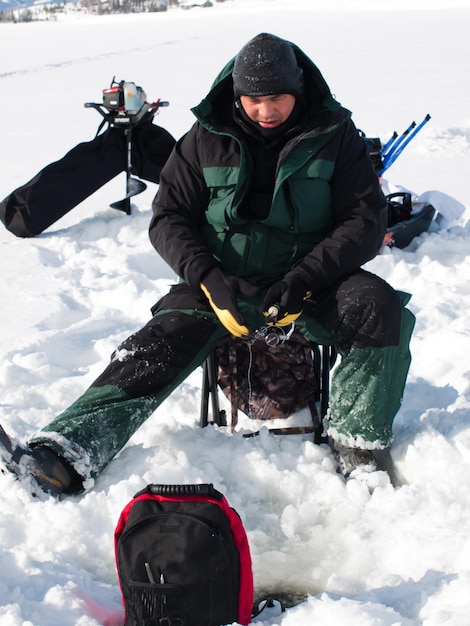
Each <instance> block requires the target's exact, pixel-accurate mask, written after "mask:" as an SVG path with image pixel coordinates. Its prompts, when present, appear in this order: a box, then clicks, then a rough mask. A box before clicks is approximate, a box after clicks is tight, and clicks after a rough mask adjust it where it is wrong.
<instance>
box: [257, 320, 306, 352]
mask: <svg viewBox="0 0 470 626" xmlns="http://www.w3.org/2000/svg"><path fill="white" fill-rule="evenodd" d="M294 328H295V324H294V322H292V324H291V325H290V326H288V327H284V326H260V328H257V329H256V330H254V331H253V332H252V333H250V334H249V335H248V337H247V338H246V340H245V341H246V343H248V345H253V344H254V343H255V342H256V341H260V340H261V341H264V342H265V344H266V345H267V346H268V347H269V348H277V347H278V346H282V345H283V344H284V343H285V342H286V341H288V340H289V339H290V337H291V336H292V333H293V332H294Z"/></svg>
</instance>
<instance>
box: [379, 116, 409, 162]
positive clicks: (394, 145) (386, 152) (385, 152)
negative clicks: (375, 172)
mask: <svg viewBox="0 0 470 626" xmlns="http://www.w3.org/2000/svg"><path fill="white" fill-rule="evenodd" d="M415 126H416V122H414V121H413V122H411V124H410V125H409V126H408V128H407V129H406V130H404V131H403V132H402V134H401V135H399V134H398V133H394V134H395V141H392V140H389V141H388V142H387V144H385V146H384V147H383V148H382V150H381V151H380V156H381V157H382V160H383V161H386V160H387V159H389V158H390V157H391V156H392V154H393V153H394V152H395V150H397V149H398V148H399V147H400V146H401V144H402V143H403V142H404V141H405V139H406V138H407V137H408V135H409V134H410V132H411V131H412V130H413V128H414V127H415ZM387 146H388V147H387Z"/></svg>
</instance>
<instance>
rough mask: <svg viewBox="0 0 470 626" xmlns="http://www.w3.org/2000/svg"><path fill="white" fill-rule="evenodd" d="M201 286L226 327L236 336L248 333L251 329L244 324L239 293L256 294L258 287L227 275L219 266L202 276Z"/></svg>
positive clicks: (251, 295)
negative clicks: (238, 297)
mask: <svg viewBox="0 0 470 626" xmlns="http://www.w3.org/2000/svg"><path fill="white" fill-rule="evenodd" d="M200 286H201V289H202V290H203V292H204V293H205V294H206V296H207V298H208V299H209V302H210V305H211V307H212V308H213V310H214V313H215V314H216V315H217V317H218V318H219V320H220V322H221V323H222V324H223V325H224V326H225V328H226V329H227V330H228V331H229V332H230V333H231V334H232V335H234V336H235V337H242V336H243V335H248V334H249V332H250V331H249V330H248V328H247V327H246V326H245V325H244V320H243V317H242V315H241V313H240V311H239V310H238V306H237V294H238V293H242V294H244V295H245V296H249V297H253V296H256V295H257V294H258V289H257V287H254V286H253V285H250V283H247V282H246V281H245V280H243V279H241V278H237V277H236V276H226V275H225V274H224V273H223V272H222V271H221V270H219V268H217V267H214V268H213V269H211V270H209V272H208V273H207V274H206V275H205V276H204V277H203V278H202V280H201V283H200Z"/></svg>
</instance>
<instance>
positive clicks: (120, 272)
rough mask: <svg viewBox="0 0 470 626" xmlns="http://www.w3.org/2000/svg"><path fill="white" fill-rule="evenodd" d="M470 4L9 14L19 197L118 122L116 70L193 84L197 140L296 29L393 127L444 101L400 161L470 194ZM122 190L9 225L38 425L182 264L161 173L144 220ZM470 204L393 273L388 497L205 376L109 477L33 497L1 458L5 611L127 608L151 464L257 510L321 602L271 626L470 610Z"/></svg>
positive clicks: (9, 380) (103, 615)
mask: <svg viewBox="0 0 470 626" xmlns="http://www.w3.org/2000/svg"><path fill="white" fill-rule="evenodd" d="M469 23H470V3H469V1H468V0H466V1H460V2H458V1H452V0H380V1H379V0H328V1H326V0H320V1H316V0H315V1H313V0H308V1H307V0H304V1H301V0H264V1H263V0H234V1H233V2H232V1H230V0H228V1H227V2H225V3H223V4H217V5H216V6H214V8H212V9H193V10H191V11H181V10H171V11H168V12H167V13H158V14H153V15H139V16H119V17H117V16H116V17H109V18H92V17H76V16H68V17H66V18H62V19H60V20H59V21H57V22H47V23H32V24H18V25H12V24H2V25H0V58H1V59H2V61H1V70H0V81H1V82H0V84H1V87H2V89H1V97H0V107H1V115H2V120H3V128H2V142H1V146H0V153H1V161H0V162H1V175H0V197H1V198H3V197H5V196H6V195H7V194H8V193H9V192H10V191H12V190H13V189H14V188H16V187H18V186H19V185H21V184H23V183H24V182H26V181H27V180H28V179H29V178H31V177H32V176H33V175H34V174H35V173H36V172H37V171H38V170H39V169H41V168H42V167H44V166H45V165H47V164H48V163H50V162H52V161H54V160H56V159H58V158H60V157H61V156H62V155H63V154H65V152H67V151H68V150H69V149H70V148H71V147H73V146H74V145H75V144H77V143H78V142H81V141H87V140H89V139H91V138H92V137H93V136H94V133H95V130H96V128H97V126H98V123H99V119H98V116H97V115H96V113H95V112H94V111H92V110H89V109H85V108H84V107H83V103H84V102H87V101H99V100H100V98H101V90H102V89H103V88H105V87H107V86H108V85H109V83H110V81H111V79H112V77H113V76H116V78H117V79H126V80H133V81H135V82H137V83H138V84H140V85H142V86H143V87H144V88H145V90H146V91H147V94H148V97H149V99H156V98H158V97H162V98H164V99H168V100H170V103H171V104H170V107H169V108H168V109H163V110H162V112H161V114H160V115H159V117H158V118H156V122H158V123H160V124H161V125H163V126H165V127H166V128H167V129H168V130H169V131H170V132H171V133H173V134H174V135H175V136H179V135H181V134H182V133H183V132H184V131H185V130H186V129H187V128H188V127H189V125H190V124H191V123H192V115H191V113H190V111H189V108H190V107H191V106H192V105H194V104H196V103H197V102H198V101H199V99H200V98H201V97H202V96H203V95H204V94H205V92H206V91H207V90H208V88H209V86H210V84H211V82H212V79H213V78H214V77H215V75H216V74H217V72H218V71H219V69H220V68H221V66H222V65H223V64H224V63H225V62H226V61H227V60H228V59H229V58H230V57H231V56H232V55H233V54H235V53H236V52H237V51H238V49H239V48H240V47H241V46H242V45H243V44H244V43H245V42H246V41H248V39H250V38H251V37H252V36H253V35H255V34H256V33H258V32H261V31H263V30H264V31H270V32H274V33H276V34H278V35H280V36H284V37H286V38H288V39H291V40H292V41H295V42H296V43H297V44H299V45H300V46H301V47H302V48H303V49H304V50H305V51H306V52H307V53H309V54H310V55H311V56H312V58H313V59H314V60H315V61H316V62H317V63H318V65H319V67H320V68H321V70H322V71H323V73H324V75H325V77H326V79H327V81H328V82H329V83H330V85H331V88H332V91H333V92H334V93H335V94H336V96H337V98H338V100H340V101H341V102H342V103H343V104H344V105H345V106H347V107H348V108H350V109H351V110H352V111H353V114H354V120H355V122H356V124H357V125H358V126H359V127H360V128H362V129H363V130H365V131H366V132H367V134H368V135H370V136H379V137H381V138H382V139H387V138H388V137H389V136H390V134H391V133H392V132H393V130H398V131H401V130H403V129H404V128H405V127H406V126H408V124H409V123H410V122H411V120H412V119H416V120H417V121H419V120H421V119H422V118H423V117H424V115H425V114H426V113H428V112H429V113H430V114H431V115H432V120H431V122H429V124H428V125H427V126H426V127H425V128H424V129H423V131H422V132H421V133H420V134H419V135H418V137H417V139H416V140H415V141H414V142H413V143H412V144H410V146H409V147H408V148H407V149H406V151H405V152H404V153H403V154H402V156H401V157H400V159H399V160H398V161H397V162H396V164H394V165H393V166H392V168H391V169H390V170H389V171H388V172H387V179H388V182H389V184H390V185H391V186H392V187H393V186H404V187H405V188H408V189H411V190H412V191H413V192H415V193H416V194H421V193H423V192H433V194H431V195H432V196H433V197H434V198H437V197H438V196H437V194H435V193H434V192H436V191H439V192H441V193H442V194H447V195H448V196H450V197H451V200H449V201H448V205H449V206H450V205H453V204H454V203H455V202H456V203H461V204H462V205H464V206H465V207H470V190H469V186H468V178H467V177H468V172H469V171H470V150H469V148H470V146H469V144H470V87H469V86H468V75H469V69H470V68H469V59H470V39H469V37H468V24H469ZM123 190H124V179H123V178H120V177H119V178H118V179H116V180H114V181H112V182H111V183H109V184H108V185H107V186H106V187H104V188H102V189H101V190H99V191H98V192H97V193H96V194H94V195H93V196H92V197H91V198H89V199H88V200H87V201H86V202H84V203H83V204H82V205H81V206H80V207H78V208H77V209H75V210H74V211H72V212H71V213H70V214H69V215H68V216H66V217H65V218H63V219H62V220H61V221H60V222H59V223H57V224H56V225H54V226H53V227H51V228H50V229H49V231H48V232H47V233H45V234H43V235H41V236H40V237H38V238H36V239H34V240H21V239H17V238H15V237H14V236H13V235H11V234H10V233H8V232H7V231H6V230H4V229H3V228H2V229H0V262H1V267H2V274H1V297H2V304H1V308H0V320H1V323H0V347H1V354H2V358H1V362H0V388H1V396H0V422H2V423H3V424H4V425H5V427H6V428H7V429H9V430H10V431H11V432H12V433H13V434H15V435H16V436H18V437H20V438H26V437H28V436H30V435H31V434H32V433H33V432H34V431H36V430H37V429H39V428H40V427H41V426H43V425H45V424H46V423H48V422H49V421H50V420H51V419H52V418H53V416H54V415H56V414H57V412H59V411H60V410H62V409H63V408H65V407H66V406H67V405H68V404H69V403H70V402H71V401H72V400H74V399H75V398H76V397H77V396H78V395H79V394H80V393H81V392H82V391H83V390H84V389H85V388H86V387H87V385H88V384H89V383H91V382H92V380H93V379H94V378H95V377H96V375H97V374H98V373H99V372H100V371H101V369H102V367H103V365H104V363H106V362H107V359H108V357H109V355H110V353H111V352H112V350H113V348H114V347H115V346H116V344H117V342H118V341H119V340H121V339H123V338H125V337H126V336H127V335H128V334H129V333H130V332H131V331H134V330H136V329H137V328H139V327H140V326H141V325H142V324H143V323H144V322H145V321H146V320H147V319H148V317H149V308H150V306H151V305H152V304H153V303H154V301H156V300H157V299H158V297H159V296H160V295H161V294H162V293H164V292H165V291H166V289H167V287H168V284H169V283H170V282H171V281H172V280H173V279H174V276H173V275H172V272H171V271H170V270H169V269H168V268H167V267H166V266H165V264H164V263H163V262H162V261H161V260H160V259H159V257H158V256H157V255H156V253H155V252H154V250H153V249H152V247H151V245H150V243H149V241H148V238H147V226H148V222H149V218H150V203H151V200H152V197H153V195H154V193H155V190H156V188H155V185H149V189H148V190H147V191H146V192H145V193H144V194H142V195H141V196H139V197H138V198H136V202H135V207H134V213H133V215H132V216H131V217H128V216H126V215H124V214H121V213H118V212H116V211H113V210H112V209H109V208H108V204H109V203H110V202H112V201H114V200H117V199H119V198H120V197H122V195H123ZM469 217H470V213H469V209H468V208H467V209H466V210H465V211H464V213H463V214H462V216H461V217H460V218H459V219H458V220H455V221H453V222H452V223H451V224H450V225H449V227H448V228H446V229H444V230H440V231H439V232H436V233H433V234H426V235H424V236H422V237H420V238H419V239H418V240H417V241H415V242H414V244H413V245H412V246H411V247H410V249H407V250H398V249H393V250H388V249H387V250H386V251H385V252H384V253H383V254H382V255H380V256H379V257H377V258H376V259H375V260H374V261H373V262H371V263H370V269H371V270H373V271H375V272H377V273H378V274H380V275H381V276H383V277H384V278H385V279H386V280H388V281H389V282H390V283H391V284H392V285H393V286H395V287H396V288H400V289H404V290H408V291H410V292H411V293H412V294H413V299H412V301H411V305H410V306H411V308H412V310H413V311H414V313H415V314H416V315H417V326H416V332H415V334H414V338H413V343H412V352H413V363H412V367H411V372H410V376H409V381H408V385H407V390H406V394H405V398H404V403H403V407H402V409H401V411H400V413H399V415H398V416H397V419H396V422H395V435H396V442H395V447H394V456H395V459H396V462H397V464H398V466H399V468H400V470H401V471H402V472H403V474H404V475H405V476H406V478H407V480H408V484H407V485H406V486H403V487H401V488H400V489H398V490H396V491H394V490H393V489H392V488H391V487H390V486H389V485H388V484H387V483H386V481H382V482H379V485H378V486H377V488H376V489H375V491H374V492H373V494H372V495H370V493H369V491H368V490H367V488H365V487H364V486H363V485H361V484H360V483H358V482H357V481H354V480H353V481H350V482H349V483H348V484H344V483H343V481H342V480H341V479H340V478H339V477H338V476H337V475H336V474H335V471H334V465H333V461H332V458H331V455H330V453H329V451H328V450H326V449H323V448H321V447H318V446H315V445H313V444H312V443H311V442H310V441H309V440H308V438H307V437H305V438H302V437H291V438H275V437H273V436H262V437H258V438H256V439H250V440H246V439H243V438H242V437H241V436H240V435H239V434H236V435H234V436H229V434H228V433H226V432H224V431H223V430H217V429H214V428H208V429H205V430H202V429H200V428H199V427H198V425H197V418H198V413H199V389H200V380H201V376H200V372H196V373H195V374H194V375H193V376H191V378H190V379H189V380H188V381H186V383H184V384H183V385H182V386H181V387H180V388H179V389H178V390H177V392H175V393H174V394H173V395H172V397H171V398H170V399H168V400H167V401H166V402H165V403H164V405H163V406H162V407H161V408H160V409H159V410H158V411H157V412H156V414H155V415H154V417H152V419H150V420H149V421H148V422H147V423H146V424H145V425H144V427H143V428H141V430H140V431H139V432H138V433H137V434H136V435H135V437H134V438H133V439H132V440H131V441H130V442H129V445H128V446H127V447H126V448H125V450H124V451H123V452H122V454H121V455H120V456H119V457H118V458H116V459H115V461H113V463H112V464H111V465H110V466H109V468H108V469H107V470H106V471H105V472H104V473H103V474H102V476H101V477H100V478H99V479H98V481H97V483H96V486H95V488H94V489H93V490H92V491H90V492H88V493H86V494H85V495H82V496H80V497H74V498H69V499H67V500H64V501H63V502H56V501H54V500H52V499H47V500H46V501H35V500H33V499H32V498H31V497H30V496H29V495H28V494H27V493H26V492H25V491H24V490H23V489H22V488H21V487H20V486H19V485H18V484H17V483H15V482H14V481H13V480H12V479H10V477H7V476H0V491H1V496H0V497H1V509H2V515H1V517H0V570H1V572H2V578H1V580H0V624H1V626H32V625H34V626H72V625H76V626H96V625H98V624H103V625H107V626H117V625H119V624H122V610H121V605H120V595H119V590H118V587H117V579H116V574H115V565H114V556H113V544H112V538H113V531H114V526H115V524H116V522H117V519H118V516H119V513H120V511H121V509H122V508H123V506H124V505H125V504H126V503H127V502H128V501H129V500H130V498H131V497H132V495H133V494H134V493H135V492H136V491H138V490H139V489H140V488H142V487H143V486H144V485H145V484H146V483H148V482H201V481H204V482H213V483H214V484H215V485H216V487H217V488H219V489H220V490H222V491H223V492H224V493H225V494H226V495H227V497H228V499H229V501H230V503H231V504H232V505H233V506H234V507H235V508H236V509H237V510H238V511H239V513H240V514H241V516H242V518H243V520H244V523H245V526H246V529H247V532H248V536H249V540H250V545H251V549H252V556H253V562H254V574H255V583H256V588H257V590H259V591H267V590H271V591H272V590H274V591H276V590H289V591H291V592H292V593H296V594H298V595H299V597H301V596H302V595H304V594H305V595H306V594H308V598H306V599H304V601H303V602H302V603H301V604H300V605H299V606H298V607H296V608H293V609H290V610H288V611H287V612H286V613H284V614H283V615H282V617H278V618H275V619H272V620H271V621H269V620H265V621H264V622H262V624H264V625H265V626H267V625H268V624H280V625H282V626H291V625H293V624H295V625H296V626H300V625H302V626H304V625H305V626H307V625H311V624H316V626H330V625H331V624H338V625H339V626H343V625H345V626H356V625H357V626H359V625H360V626H392V625H393V626H396V625H403V626H418V625H423V626H443V625H445V626H463V625H464V624H468V623H470V622H469V620H470V618H469V612H470V565H469V563H470V471H469V470H470V420H469V417H470V387H469V384H470V379H469V373H468V370H469V368H468V356H467V355H468V354H469V353H470V323H469V320H468V311H469V309H470V265H469V262H470V251H469V250H470V246H469V241H470V225H469Z"/></svg>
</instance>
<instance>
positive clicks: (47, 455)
mask: <svg viewBox="0 0 470 626" xmlns="http://www.w3.org/2000/svg"><path fill="white" fill-rule="evenodd" d="M20 464H21V465H23V466H24V467H25V468H26V469H27V471H28V473H29V474H30V475H31V476H32V477H33V478H34V480H35V481H36V482H37V484H38V485H39V486H40V487H41V489H42V490H43V491H45V492H46V493H50V494H51V495H53V496H60V495H62V494H71V493H78V492H79V491H82V490H83V484H82V479H81V477H80V476H79V475H78V474H77V472H76V471H75V470H74V469H73V467H72V466H71V465H70V463H68V462H67V461H66V460H65V459H64V458H63V457H61V456H59V455H58V454H57V453H56V452H55V451H54V450H52V448H49V447H48V446H45V445H41V444H39V445H37V446H34V447H33V448H30V454H29V455H27V454H25V455H23V457H22V458H21V460H20Z"/></svg>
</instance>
